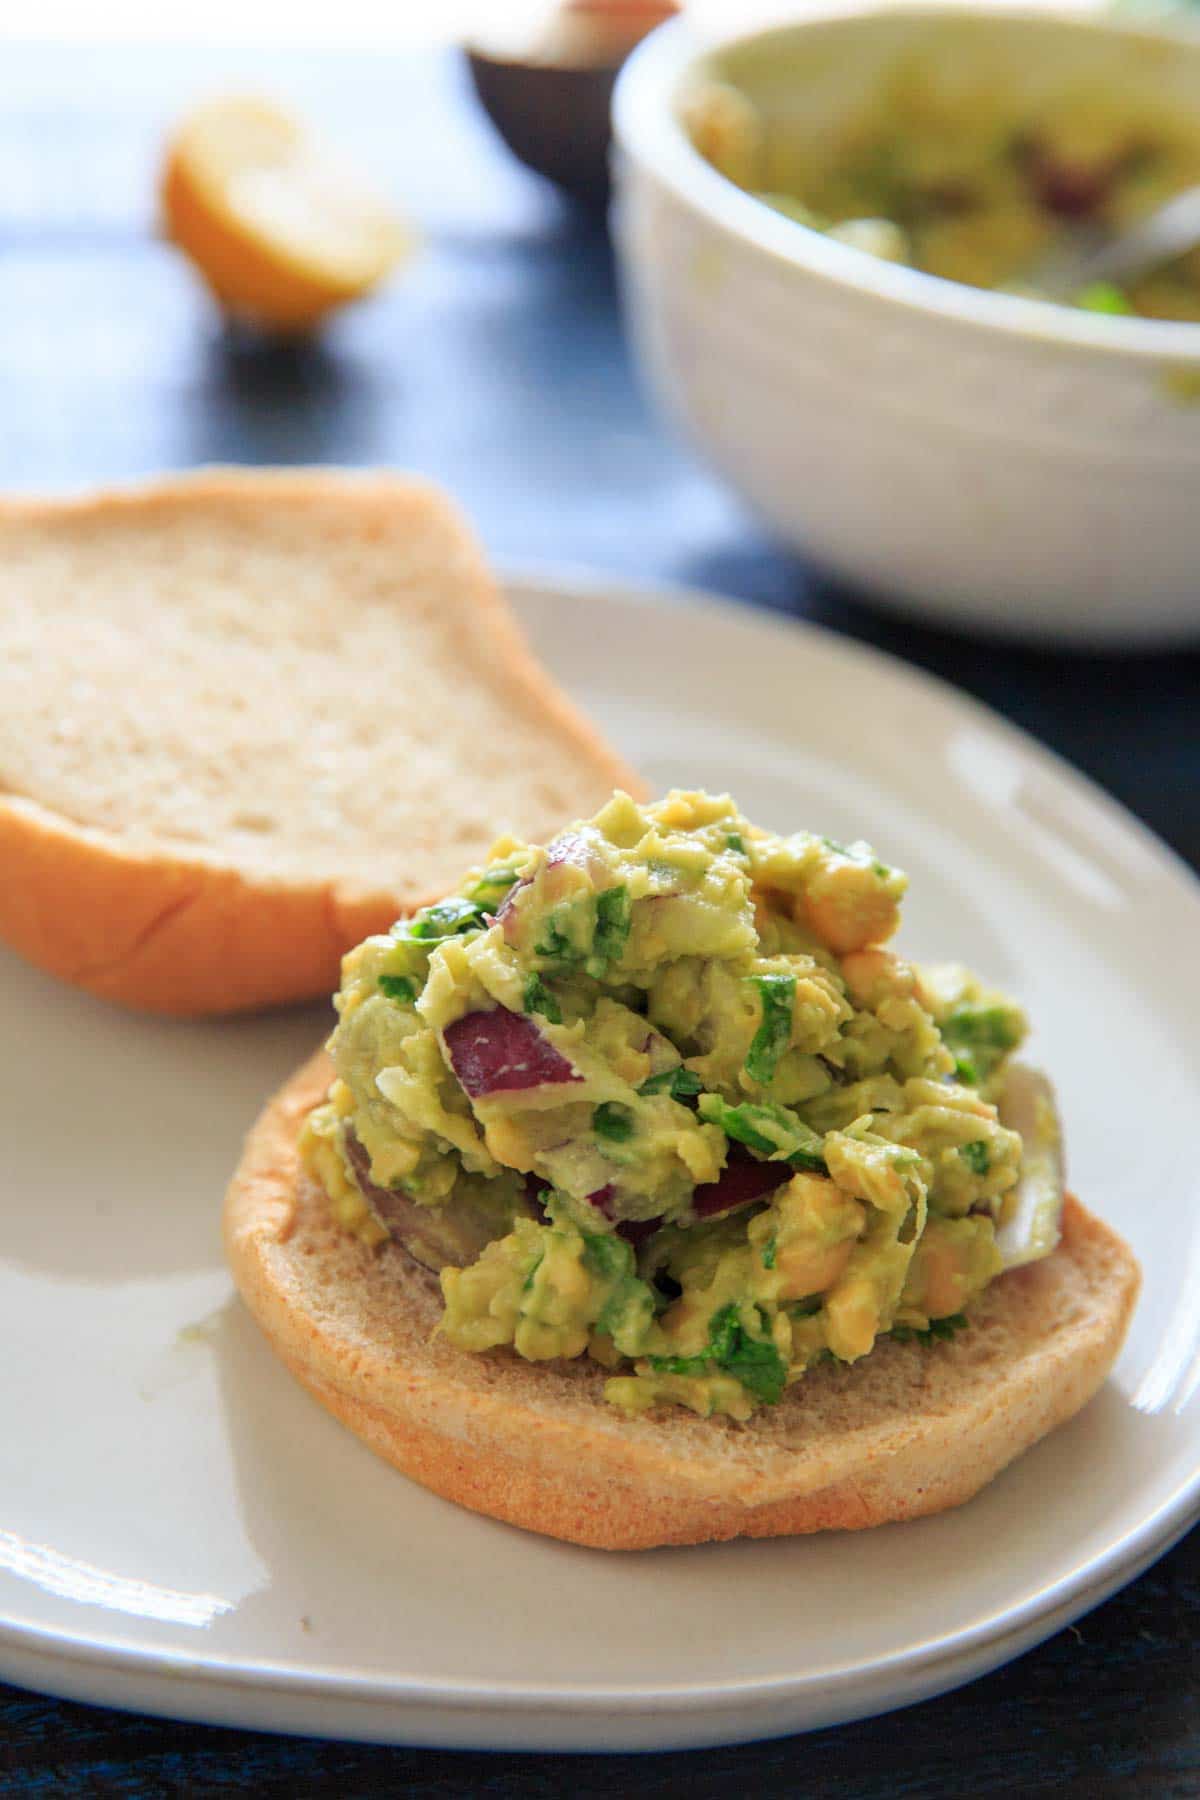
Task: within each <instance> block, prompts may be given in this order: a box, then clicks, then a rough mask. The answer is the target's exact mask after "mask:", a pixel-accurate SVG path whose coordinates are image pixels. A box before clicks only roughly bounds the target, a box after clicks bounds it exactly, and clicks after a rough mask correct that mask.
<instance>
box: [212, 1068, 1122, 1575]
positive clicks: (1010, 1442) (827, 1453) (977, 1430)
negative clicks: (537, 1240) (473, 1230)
mask: <svg viewBox="0 0 1200 1800" xmlns="http://www.w3.org/2000/svg"><path fill="white" fill-rule="evenodd" d="M330 1073H331V1071H330V1066H329V1063H328V1061H327V1060H326V1058H325V1057H324V1056H318V1057H316V1058H314V1059H313V1060H312V1061H311V1062H309V1063H307V1064H306V1065H305V1066H304V1068H302V1069H301V1070H300V1071H299V1072H298V1073H297V1074H296V1075H295V1076H293V1078H292V1080H291V1081H290V1082H288V1084H287V1085H286V1086H285V1087H284V1088H283V1089H282V1090H281V1092H280V1093H279V1094H278V1095H277V1096H276V1097H275V1099H274V1100H273V1101H272V1102H271V1103H270V1105H269V1106H268V1107H267V1108H266V1109H265V1111H264V1112H263V1114H262V1116H261V1117H260V1119H259V1121H258V1123H257V1124H256V1125H255V1127H254V1129H253V1131H252V1132H251V1134H250V1136H249V1138H248V1140H247V1143H246V1149H245V1153H244V1155H243V1158H242V1162H241V1165H240V1167H239V1168H238V1170H237V1173H236V1175H235V1176H234V1179H233V1182H232V1184H231V1186H230V1189H229V1193H228V1196H227V1199H226V1203H225V1242H226V1248H227V1251H228V1255H229V1259H230V1262H231V1265H232V1268H233V1272H234V1275H235V1278H236V1280H237V1283H238V1286H239V1287H240V1289H241V1291H242V1294H243V1296H244V1298H245V1300H246V1302H247V1304H248V1305H249V1307H250V1309H251V1311H252V1312H253V1313H254V1315H255V1317H256V1318H257V1319H258V1322H259V1324H260V1325H261V1326H262V1328H263V1330H264V1331H265V1333H266V1335H267V1337H268V1338H269V1339H270V1341H271V1343H272V1344H273V1345H274V1347H275V1349H276V1350H277V1352H278V1353H279V1355H280V1356H281V1357H282V1358H283V1360H284V1362H285V1363H286V1364H287V1366H288V1367H289V1368H290V1369H291V1370H292V1372H293V1373H294V1374H295V1375H296V1376H298V1377H299V1379H300V1380H301V1381H302V1382H303V1383H304V1385H305V1386H306V1387H307V1388H308V1389H309V1390H310V1391H311V1392H312V1393H313V1394H315V1395H316V1397H317V1398H318V1399H319V1400H320V1401H321V1402H322V1403H323V1404H324V1405H325V1406H327V1407H328V1408H329V1410H330V1411H331V1412H332V1413H334V1414H335V1415H336V1417H337V1418H339V1419H341V1420H342V1421H343V1422H344V1423H345V1424H347V1425H349V1426H350V1428H351V1430H352V1431H355V1432H357V1433H358V1435H359V1436H360V1437H361V1438H363V1439H364V1440H365V1441H366V1442H367V1443H368V1444H370V1446H371V1448H372V1449H373V1450H376V1451H377V1452H378V1453H379V1455H380V1456H382V1457H385V1458H386V1459H387V1460H388V1461H389V1462H391V1463H394V1464H395V1465H396V1467H397V1468H398V1469H401V1470H402V1471H403V1472H404V1474H406V1475H408V1476H410V1477H411V1478H412V1479H413V1480H414V1481H419V1482H421V1483H422V1484H423V1485H424V1486H425V1487H428V1488H431V1489H432V1490H433V1491H434V1492H435V1493H437V1494H441V1495H444V1496H445V1497H446V1498H447V1499H450V1500H456V1501H458V1502H459V1504H460V1505H463V1506H468V1507H471V1508H473V1509H474V1510H475V1511H476V1512H482V1513H488V1514H490V1515H491V1516H492V1517H493V1518H497V1519H504V1520H507V1521H508V1522H509V1523H510V1524H513V1525H521V1526H524V1527H525V1528H527V1529H528V1530H531V1531H539V1532H544V1533H546V1534H548V1535H549V1536H551V1537H557V1538H565V1539H567V1540H568V1541H570V1542H573V1543H578V1544H588V1545H592V1546H595V1547H598V1548H601V1549H608V1550H617V1549H627V1550H633V1549H645V1548H649V1547H650V1546H652V1545H657V1544H694V1543H703V1542H706V1541H709V1540H712V1539H725V1538H734V1537H774V1536H784V1535H788V1534H793V1533H798V1532H809V1531H821V1530H826V1529H829V1528H840V1529H844V1530H845V1529H849V1530H857V1529H859V1528H860V1527H863V1526H867V1525H879V1524H883V1523H884V1522H885V1521H887V1520H896V1519H911V1518H916V1517H918V1516H919V1515H920V1514H922V1513H931V1512H938V1511H940V1510H941V1509H942V1508H944V1507H949V1506H957V1505H959V1504H960V1503H961V1502H962V1501H964V1500H968V1499H970V1497H971V1496H972V1495H973V1494H975V1493H977V1492H978V1490H979V1489H980V1488H981V1487H983V1486H984V1484H985V1483H986V1482H987V1481H989V1480H990V1479H991V1478H992V1477H993V1476H994V1475H996V1474H998V1472H999V1471H1000V1470H1001V1469H1002V1468H1004V1466H1005V1465H1006V1464H1007V1463H1009V1462H1011V1461H1012V1459H1013V1458H1014V1457H1016V1456H1018V1455H1020V1453H1021V1451H1023V1450H1025V1449H1027V1448H1028V1447H1029V1445H1030V1444H1032V1443H1035V1442H1036V1440H1037V1439H1038V1438H1040V1437H1042V1436H1043V1435H1044V1434H1045V1433H1046V1432H1048V1431H1050V1430H1052V1429H1053V1428H1054V1426H1056V1425H1059V1424H1061V1423H1062V1422H1063V1421H1064V1420H1065V1419H1068V1418H1070V1417H1071V1415H1072V1414H1073V1413H1075V1412H1077V1411H1078V1410H1079V1408H1080V1407H1081V1406H1083V1405H1084V1403H1085V1402H1086V1401H1087V1400H1089V1399H1090V1398H1091V1396H1092V1395H1093V1394H1094V1393H1095V1392H1096V1390H1097V1388H1098V1387H1099V1386H1100V1384H1101V1382H1102V1381H1103V1380H1104V1378H1105V1376H1106V1375H1107V1373H1108V1371H1109V1369H1110V1368H1111V1366H1112V1363H1113V1361H1114V1359H1115V1357H1116V1355H1117V1352H1118V1350H1119V1349H1120V1346H1121V1342H1122V1339H1123V1338H1124V1335H1125V1331H1126V1327H1127V1325H1128V1323H1129V1318H1130V1314H1131V1312H1132V1310H1133V1304H1134V1300H1135V1298H1136V1295H1137V1290H1138V1285H1139V1274H1138V1268H1137V1264H1136V1262H1135V1261H1134V1258H1133V1256H1132V1253H1131V1252H1130V1250H1129V1249H1128V1247H1127V1246H1126V1245H1125V1244H1124V1243H1123V1242H1122V1240H1121V1239H1120V1238H1119V1237H1117V1236H1116V1234H1115V1233H1114V1232H1112V1231H1110V1230H1109V1229H1108V1227H1107V1226H1105V1225H1103V1224H1102V1223H1101V1222H1100V1220H1098V1219H1096V1218H1093V1217H1092V1215H1091V1214H1090V1213H1088V1212H1087V1211H1086V1210H1085V1209H1084V1208H1083V1207H1082V1206H1081V1205H1079V1203H1078V1202H1077V1201H1075V1200H1069V1201H1068V1203H1067V1207H1066V1211H1065V1215H1064V1220H1063V1238H1062V1243H1061V1245H1060V1247H1059V1248H1058V1250H1056V1251H1055V1253H1054V1254H1053V1256H1051V1257H1049V1258H1047V1259H1046V1260H1045V1261H1043V1262H1040V1263H1034V1264H1031V1265H1030V1266H1029V1267H1027V1268H1023V1269H1019V1270H1016V1271H1014V1272H1013V1273H1011V1274H1008V1275H1005V1276H1003V1277H1002V1278H1001V1279H1000V1280H998V1281H996V1282H994V1283H993V1284H992V1286H991V1287H990V1288H989V1289H987V1291H986V1292H985V1294H984V1295H983V1296H982V1297H981V1299H980V1301H979V1303H978V1304H977V1306H976V1308H975V1311H974V1315H973V1321H972V1324H971V1326H970V1328H969V1329H968V1330H966V1331H964V1332H962V1333H961V1334H959V1336H958V1337H956V1338H955V1339H954V1340H953V1341H951V1342H949V1343H945V1344H940V1345H938V1346H937V1347H936V1348H933V1349H925V1348H923V1347H921V1346H919V1345H912V1344H896V1343H893V1342H891V1341H888V1342H885V1343H882V1344H880V1345H879V1346H878V1347H877V1348H876V1349H875V1350H874V1351H872V1353H871V1355H870V1356H869V1357H868V1358H866V1359H865V1360H864V1361H863V1362H861V1363H858V1364H855V1365H854V1366H852V1367H836V1366H822V1367H820V1368H818V1369H815V1370H813V1371H812V1372H811V1373H810V1374H808V1375H806V1376H805V1378H804V1380H803V1381H801V1382H799V1383H797V1384H796V1386H795V1387H794V1388H792V1389H790V1390H789V1392H788V1394H787V1396H786V1397H785V1399H784V1400H783V1402H782V1403H781V1404H780V1405H779V1406H776V1407H772V1408H770V1409H765V1410H764V1411H762V1412H761V1413H759V1414H758V1415H756V1417H755V1418H754V1420H753V1421H752V1422H751V1423H750V1424H749V1425H748V1426H738V1425H734V1424H732V1423H730V1422H729V1421H726V1420H719V1419H699V1418H696V1417H694V1416H692V1415H691V1414H686V1413H684V1412H683V1411H682V1410H679V1409H675V1410H672V1411H670V1412H665V1413H662V1414H660V1415H658V1416H655V1417H649V1418H637V1419H626V1418H624V1417H623V1416H622V1415H621V1414H620V1413H619V1412H617V1411H616V1410H615V1409H614V1408H612V1407H610V1406H608V1405H607V1404H606V1402H605V1401H604V1398H603V1385H604V1380H605V1375H604V1371H603V1370H602V1369H599V1368H598V1367H596V1365H594V1364H591V1363H589V1362H587V1361H586V1360H585V1359H580V1360H579V1361H575V1362H565V1363H542V1364H531V1363H527V1362H524V1361H522V1360H521V1359H520V1358H519V1357H517V1356H515V1355H513V1354H511V1353H508V1352H504V1351H497V1352H493V1353H491V1354H490V1355H487V1356H476V1355H470V1354H466V1353H464V1352H461V1351H458V1350H456V1349H454V1348H453V1347H452V1346H451V1345H449V1344H447V1343H446V1342H445V1341H444V1340H443V1339H441V1338H440V1337H436V1336H434V1335H433V1332H434V1327H435V1326H436V1324H437V1321H438V1318H439V1317H440V1313H441V1295H440V1292H439V1289H438V1286H437V1282H436V1280H435V1279H434V1278H433V1277H432V1276H431V1275H428V1274H427V1273H426V1272H425V1271H423V1270H422V1269H420V1268H419V1267H418V1266H417V1265H416V1264H415V1263H414V1262H413V1261H412V1260H411V1259H410V1258H409V1257H408V1256H407V1255H406V1253H405V1252H404V1251H403V1250H402V1249H400V1248H399V1247H397V1246H395V1245H391V1244H388V1245H385V1246H384V1248H383V1249H382V1251H380V1252H375V1253H372V1252H371V1251H369V1250H367V1249H366V1248H365V1247H364V1246H362V1245H361V1244H360V1243H358V1241H357V1240H355V1239H353V1238H351V1237H349V1236H348V1235H347V1234H346V1233H345V1232H343V1231H341V1230H339V1229H338V1227H337V1226H335V1225H334V1224H333V1223H332V1221H331V1220H330V1218H329V1216H328V1212H327V1209H326V1207H325V1204H324V1197H323V1195H322V1194H321V1191H320V1189H319V1188H317V1187H315V1186H314V1184H313V1183H312V1181H311V1180H310V1179H309V1177H308V1176H307V1174H306V1173H305V1171H304V1169H303V1167H302V1165H301V1163H300V1160H299V1157H298V1154H297V1149H296V1140H297V1133H298V1130H299V1127H300V1124H301V1122H302V1120H303V1118H304V1116H305V1114H306V1113H307V1112H308V1110H309V1109H310V1108H311V1107H312V1106H313V1105H314V1104H315V1103H316V1102H317V1101H318V1100H319V1099H320V1098H321V1097H322V1096H323V1094H324V1092H325V1089H326V1087H327V1085H328V1082H329V1079H330Z"/></svg>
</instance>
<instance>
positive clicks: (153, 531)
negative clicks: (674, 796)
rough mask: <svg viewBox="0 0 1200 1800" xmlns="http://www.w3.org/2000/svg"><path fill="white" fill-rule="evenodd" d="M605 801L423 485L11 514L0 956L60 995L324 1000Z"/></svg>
mask: <svg viewBox="0 0 1200 1800" xmlns="http://www.w3.org/2000/svg"><path fill="white" fill-rule="evenodd" d="M614 787H626V788H629V789H630V791H633V792H640V791H641V788H640V784H639V783H638V781H637V777H636V776H635V775H634V774H633V772H632V771H631V770H630V769H629V768H628V767H627V766H626V765H625V764H624V763H623V762H622V761H621V760H620V759H619V758H618V757H617V756H616V755H615V754H614V753H613V752H612V751H611V750H609V749H608V748H607V746H606V745H605V744H604V743H603V741H602V740H601V738H600V737H599V736H598V735H597V733H596V732H595V731H594V730H593V729H592V728H591V727H590V726H589V725H588V724H587V723H586V722H585V721H584V720H583V719H581V718H580V717H579V715H578V714H577V713H576V712H575V710H574V708H573V707H572V706H571V704H570V702H569V701H568V700H567V699H566V697H565V696H564V695H563V694H562V693H561V692H560V691H559V690H558V688H557V687H556V686H555V685H554V684H553V683H552V682H551V681H550V679H549V677H548V676H547V675H546V674H545V673H544V671H543V670H542V669H541V668H540V667H539V666H538V664H537V663H536V662H535V660H534V659H533V657H532V656H531V654H530V653H529V651H528V649H527V648H526V646H525V643H524V640H523V639H522V637H521V634H520V632H519V630H518V628H517V625H516V623H515V621H514V620H513V618H512V616H511V614H510V613H509V611H508V608H507V606H506V605H505V603H504V601H503V599H502V598H501V596H500V595H499V593H498V592H497V590H496V587H495V584H494V583H493V581H492V580H491V578H490V576H489V575H488V572H487V570H486V568H485V566H484V563H483V560H482V558H481V556H480V553H479V551H478V549H477V547H476V545H475V543H474V540H473V539H472V537H471V535H470V533H469V531H468V530H467V528H466V526H465V525H464V523H463V522H462V520H461V519H460V517H459V516H458V514H457V512H456V511H455V509H454V508H453V507H452V506H451V505H450V503H449V502H448V501H447V500H446V499H445V498H444V496H442V495H441V494H440V493H439V492H438V491H437V490H436V489H434V488H433V487H431V486H429V485H428V484H426V483H423V482H419V481H414V480H408V479H404V478H401V477H398V476H390V475H384V476H379V475H354V474H346V473H337V472H333V471H329V470H319V471H296V472H291V471H266V472H264V471H255V472H248V471H237V470H214V471H209V472H206V473H202V474H199V475H189V476H181V477H178V478H175V479H172V480H168V481H163V482H159V483H156V484H153V485H149V486H146V487H142V488H131V489H128V490H126V491H123V492H118V493H109V494H99V495H95V496H92V497H90V498H86V499H82V500H71V501H25V500H13V501H7V502H0V868H3V870H4V880H3V881H2V882H0V938H2V939H4V940H5V941H7V942H8V943H9V944H10V945H12V947H13V948H14V949H16V950H18V951H20V952H21V953H22V954H23V955H25V956H27V957H29V959H30V960H31V961H33V962H35V963H37V964H39V965H40V966H41V967H42V968H44V969H47V970H49V971H50V972H51V973H52V974H54V975H58V976H61V977H63V978H64V979H65V980H67V981H71V982H74V983H76V984H77V985H78V986H81V987H85V988H88V989H90V990H91V991H92V992H93V993H96V994H101V995H103V996H104V997H105V998H107V999H111V1000H118V1001H122V1002H124V1003H126V1004H128V1005H131V1006H138V1007H144V1008H147V1009H149V1010H152V1011H155V1012H167V1013H181V1014H189V1013H190V1014H200V1013H214V1012H230V1011H235V1010H239V1009H246V1008H252V1007H260V1006H268V1005H274V1004H279V1003H283V1002H286V1001H292V1000H299V999H305V998H309V997H313V996H317V995H324V994H328V993H329V991H330V990H331V989H332V988H334V987H336V985H337V981H338V965H339V961H340V958H341V956H342V955H343V954H344V952H345V951H346V950H348V949H349V948H351V946H353V945H354V944H356V943H358V942H359V941H360V940H361V939H362V938H363V937H365V936H367V935H368V934H369V933H370V932H373V931H381V930H386V929H387V927H388V926H389V925H390V924H391V923H392V922H393V920H394V919H396V918H397V916H398V915H399V914H401V913H403V912H407V911H410V910H412V909H413V908H414V907H416V906H419V905H422V904H423V903H424V902H426V901H428V900H431V899H434V898H436V897H438V896H439V895H440V894H442V893H444V892H445V891H446V889H447V888H448V887H450V886H451V885H452V884H453V883H454V881H456V880H457V879H458V878H459V876H460V875H461V874H462V872H463V870H464V869H466V868H467V867H469V866H470V865H471V863H473V862H477V861H479V860H480V859H481V858H482V857H483V856H485V855H486V853H487V850H488V848H489V846H490V844H491V843H492V841H493V840H494V839H495V837H497V836H498V835H500V834H501V833H503V832H505V831H508V832H512V833H513V834H514V835H516V836H520V837H524V838H526V839H528V840H529V841H531V842H539V841H543V840H544V838H545V837H546V836H547V835H548V834H550V833H551V832H553V831H554V830H555V829H557V828H558V826H560V825H561V824H562V822H563V820H564V819H571V818H576V817H579V816H584V815H587V814H589V813H591V812H594V811H595V809H596V807H597V806H598V805H600V804H602V803H603V801H604V800H605V799H606V798H607V796H608V795H609V794H610V793H611V792H612V790H613V788H614Z"/></svg>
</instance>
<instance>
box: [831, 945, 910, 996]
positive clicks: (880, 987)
mask: <svg viewBox="0 0 1200 1800" xmlns="http://www.w3.org/2000/svg"><path fill="white" fill-rule="evenodd" d="M842 979H843V981H844V982H845V983H846V986H847V987H848V988H849V990H850V998H851V999H852V1000H853V1001H854V1004H855V1005H856V1006H875V1005H877V1004H878V1002H879V1001H881V1000H891V999H898V1000H908V999H910V998H911V997H912V995H913V994H914V993H915V992H916V986H917V979H916V976H915V975H914V973H913V971H912V969H911V968H910V966H909V965H908V963H906V962H905V961H904V960H903V958H902V957H899V956H896V955H894V954H893V952H892V951H890V950H851V951H850V952H849V953H848V954H847V955H845V956H843V958H842Z"/></svg>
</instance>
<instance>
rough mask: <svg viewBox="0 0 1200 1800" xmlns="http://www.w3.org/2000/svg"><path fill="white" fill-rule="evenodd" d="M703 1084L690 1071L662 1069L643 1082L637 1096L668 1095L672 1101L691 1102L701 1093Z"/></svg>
mask: <svg viewBox="0 0 1200 1800" xmlns="http://www.w3.org/2000/svg"><path fill="white" fill-rule="evenodd" d="M703 1088H704V1083H703V1082H702V1081H701V1079H700V1077H699V1076H698V1075H693V1074H692V1071H691V1070H690V1069H684V1068H682V1067H681V1068H677V1069H663V1070H662V1071H661V1073H660V1074H658V1075H651V1076H650V1077H649V1079H648V1080H646V1081H643V1083H642V1085H641V1087H640V1088H639V1089H638V1093H639V1094H670V1096H671V1098H672V1100H692V1099H694V1098H695V1096H696V1095H697V1094H699V1093H701V1092H702V1091H703Z"/></svg>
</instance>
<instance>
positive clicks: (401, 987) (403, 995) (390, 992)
mask: <svg viewBox="0 0 1200 1800" xmlns="http://www.w3.org/2000/svg"><path fill="white" fill-rule="evenodd" d="M379 991H380V993H381V994H386V995H387V997H388V999H389V1000H404V1001H407V1002H409V1003H410V1004H411V1002H412V1001H414V1000H415V999H416V997H417V986H416V983H415V982H414V981H410V980H409V979H408V976H407V975H381V976H380V977H379Z"/></svg>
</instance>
